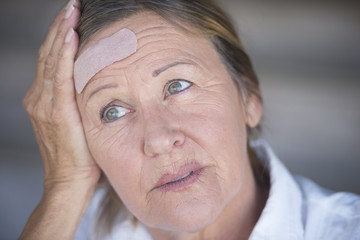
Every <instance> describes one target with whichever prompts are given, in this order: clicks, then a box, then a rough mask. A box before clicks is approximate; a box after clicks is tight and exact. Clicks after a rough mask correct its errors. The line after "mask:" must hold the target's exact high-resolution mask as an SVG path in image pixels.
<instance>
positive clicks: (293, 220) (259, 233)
mask: <svg viewBox="0 0 360 240" xmlns="http://www.w3.org/2000/svg"><path fill="white" fill-rule="evenodd" d="M251 146H252V148H253V149H254V150H255V152H256V154H257V155H258V156H259V158H260V159H261V160H262V161H263V162H264V164H265V166H266V167H267V169H268V171H269V173H270V192H269V197H268V200H267V202H266V205H265V208H264V210H263V211H262V213H261V216H260V218H259V220H258V222H257V224H256V225H255V227H254V230H253V232H252V234H251V235H250V238H249V239H250V240H258V239H276V240H281V239H284V240H285V239H286V240H287V239H292V240H296V239H303V236H304V224H303V222H302V219H303V216H302V195H301V190H300V188H299V186H298V184H297V183H296V181H295V179H294V178H293V177H292V175H291V174H290V172H289V171H288V170H287V169H286V168H285V166H284V165H283V164H282V163H281V162H280V160H279V159H278V158H277V156H276V155H275V154H274V152H273V151H272V149H271V148H270V146H269V145H268V144H267V143H266V142H265V141H264V140H257V141H256V142H252V143H251Z"/></svg>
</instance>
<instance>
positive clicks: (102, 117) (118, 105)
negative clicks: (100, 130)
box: [100, 102, 132, 123]
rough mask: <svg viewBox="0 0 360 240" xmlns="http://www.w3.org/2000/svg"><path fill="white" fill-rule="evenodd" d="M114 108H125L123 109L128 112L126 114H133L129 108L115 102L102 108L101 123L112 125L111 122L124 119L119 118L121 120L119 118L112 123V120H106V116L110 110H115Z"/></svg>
mask: <svg viewBox="0 0 360 240" xmlns="http://www.w3.org/2000/svg"><path fill="white" fill-rule="evenodd" d="M113 107H118V108H123V109H125V110H126V113H129V112H132V111H131V110H130V109H128V108H127V107H124V106H121V105H120V104H116V103H114V102H110V103H109V104H107V105H105V106H104V107H102V108H101V109H100V119H101V121H104V122H105V123H110V122H114V121H116V120H118V119H120V118H122V116H121V117H119V118H117V119H114V120H112V121H111V120H107V119H106V118H105V114H106V113H107V112H108V111H109V110H110V108H113ZM124 116H125V115H124Z"/></svg>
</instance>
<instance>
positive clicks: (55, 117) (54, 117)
mask: <svg viewBox="0 0 360 240" xmlns="http://www.w3.org/2000/svg"><path fill="white" fill-rule="evenodd" d="M50 121H51V122H52V123H53V124H54V125H55V126H59V125H60V124H61V123H62V122H63V116H62V111H61V110H59V109H53V111H52V112H51V115H50Z"/></svg>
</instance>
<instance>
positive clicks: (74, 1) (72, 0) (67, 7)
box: [65, 0, 76, 9]
mask: <svg viewBox="0 0 360 240" xmlns="http://www.w3.org/2000/svg"><path fill="white" fill-rule="evenodd" d="M75 3H76V0H70V1H69V2H68V3H67V4H66V6H65V9H69V8H70V6H71V5H75Z"/></svg>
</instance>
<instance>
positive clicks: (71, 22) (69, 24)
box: [43, 5, 80, 98]
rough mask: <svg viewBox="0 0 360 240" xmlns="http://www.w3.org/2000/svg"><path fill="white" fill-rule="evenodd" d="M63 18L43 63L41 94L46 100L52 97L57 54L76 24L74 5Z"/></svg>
mask: <svg viewBox="0 0 360 240" xmlns="http://www.w3.org/2000/svg"><path fill="white" fill-rule="evenodd" d="M64 17H65V18H64V19H63V21H62V22H61V24H60V26H59V28H58V31H57V34H56V36H55V38H54V40H53V44H52V47H51V49H50V52H49V54H48V56H47V59H46V61H45V68H44V76H43V79H44V80H43V94H45V95H46V96H47V97H48V98H50V97H52V95H53V81H54V78H55V74H56V72H57V71H56V67H57V64H58V61H59V52H60V51H61V49H62V47H63V45H64V41H65V37H66V33H67V32H68V30H69V28H75V27H76V25H77V23H78V20H79V17H80V12H79V9H78V8H76V7H74V5H71V6H70V7H69V8H68V10H67V12H66V13H65V16H64Z"/></svg>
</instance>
